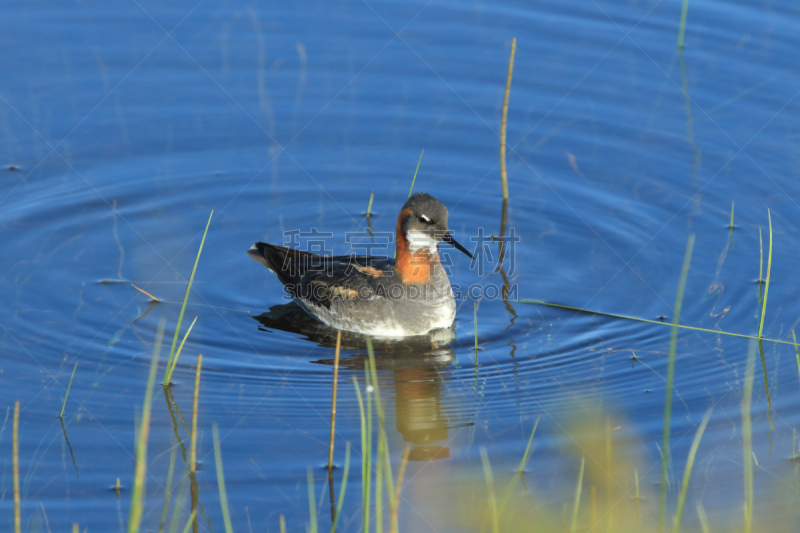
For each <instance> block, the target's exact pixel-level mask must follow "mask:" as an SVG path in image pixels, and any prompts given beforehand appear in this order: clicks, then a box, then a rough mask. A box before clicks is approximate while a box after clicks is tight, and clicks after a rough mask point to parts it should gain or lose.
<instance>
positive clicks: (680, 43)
mask: <svg viewBox="0 0 800 533" xmlns="http://www.w3.org/2000/svg"><path fill="white" fill-rule="evenodd" d="M688 11H689V0H683V7H681V26H680V29H678V50H683V36H684V34H685V33H686V14H687V12H688Z"/></svg>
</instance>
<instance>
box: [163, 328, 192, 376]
mask: <svg viewBox="0 0 800 533" xmlns="http://www.w3.org/2000/svg"><path fill="white" fill-rule="evenodd" d="M195 322H197V317H194V320H192V323H191V324H190V325H189V329H187V330H186V334H185V335H184V336H183V340H182V341H181V344H180V346H178V351H177V352H175V357H173V358H172V364H171V365H170V367H169V369H168V370H169V372H168V374H167V375H166V376H165V379H166V381H167V383H169V382H170V381H172V373H173V372H175V367H176V366H178V358H179V357H180V356H181V351H183V345H184V344H185V343H186V339H188V338H189V333H191V332H192V328H193V327H194V323H195Z"/></svg>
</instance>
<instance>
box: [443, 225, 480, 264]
mask: <svg viewBox="0 0 800 533" xmlns="http://www.w3.org/2000/svg"><path fill="white" fill-rule="evenodd" d="M442 241H444V242H446V243H448V244H452V245H453V246H454V247H455V249H456V250H459V251H461V252H464V253H465V254H467V255H468V256H469V258H470V259H475V258H474V257H472V254H471V253H469V251H468V250H467V249H466V248H464V247H463V246H461V245H460V244H458V241H456V240H455V239H454V238H453V234H452V233H450V232H449V231H448V232H447V233H445V234H444V236H443V237H442Z"/></svg>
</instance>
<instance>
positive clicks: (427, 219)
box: [419, 215, 431, 224]
mask: <svg viewBox="0 0 800 533" xmlns="http://www.w3.org/2000/svg"><path fill="white" fill-rule="evenodd" d="M419 219H420V221H421V222H424V223H425V224H430V223H431V219H429V218H428V217H426V216H425V215H420V216H419Z"/></svg>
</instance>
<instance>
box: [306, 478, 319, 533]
mask: <svg viewBox="0 0 800 533" xmlns="http://www.w3.org/2000/svg"><path fill="white" fill-rule="evenodd" d="M306 476H307V478H308V514H309V519H310V520H311V524H310V525H309V528H308V529H309V531H310V532H311V533H317V499H316V497H315V496H314V475H313V474H312V473H311V467H310V466H309V467H308V468H307V469H306Z"/></svg>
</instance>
